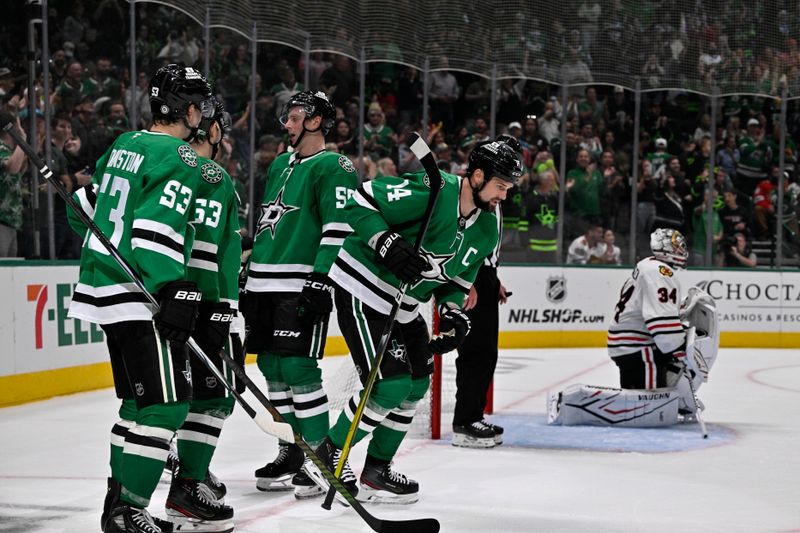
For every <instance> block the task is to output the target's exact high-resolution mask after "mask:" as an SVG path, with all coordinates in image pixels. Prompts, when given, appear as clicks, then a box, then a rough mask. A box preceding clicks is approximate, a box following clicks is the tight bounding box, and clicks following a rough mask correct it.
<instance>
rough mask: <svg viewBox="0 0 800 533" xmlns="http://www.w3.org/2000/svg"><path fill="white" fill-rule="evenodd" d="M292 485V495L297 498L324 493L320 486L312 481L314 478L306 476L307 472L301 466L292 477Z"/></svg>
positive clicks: (313, 496) (301, 498)
mask: <svg viewBox="0 0 800 533" xmlns="http://www.w3.org/2000/svg"><path fill="white" fill-rule="evenodd" d="M292 487H294V497H295V498H297V499H298V500H307V499H309V498H316V497H317V496H322V495H323V494H324V491H323V490H322V488H321V487H319V486H318V485H317V484H316V483H314V480H312V479H311V478H310V477H308V474H306V471H305V470H304V469H302V468H301V469H300V471H299V472H298V473H296V474H295V475H294V477H293V478H292Z"/></svg>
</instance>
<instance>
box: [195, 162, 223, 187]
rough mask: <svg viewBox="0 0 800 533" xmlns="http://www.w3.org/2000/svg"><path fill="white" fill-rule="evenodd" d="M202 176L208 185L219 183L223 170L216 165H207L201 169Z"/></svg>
mask: <svg viewBox="0 0 800 533" xmlns="http://www.w3.org/2000/svg"><path fill="white" fill-rule="evenodd" d="M200 175H201V176H203V179H204V180H206V181H207V182H208V183H219V182H220V180H222V169H220V168H219V167H218V166H217V165H216V163H206V164H205V165H203V166H202V167H200Z"/></svg>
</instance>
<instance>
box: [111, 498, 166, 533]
mask: <svg viewBox="0 0 800 533" xmlns="http://www.w3.org/2000/svg"><path fill="white" fill-rule="evenodd" d="M162 522H163V521H162ZM166 524H167V525H168V529H162V528H160V527H159V526H157V525H156V523H155V520H154V519H153V517H152V516H150V513H148V512H147V509H140V508H138V507H133V506H131V505H128V504H126V503H119V502H118V503H117V504H116V505H115V506H114V508H113V509H112V510H111V512H110V515H109V517H108V521H107V522H106V524H105V529H104V531H105V533H172V524H171V523H169V522H166Z"/></svg>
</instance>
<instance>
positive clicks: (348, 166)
mask: <svg viewBox="0 0 800 533" xmlns="http://www.w3.org/2000/svg"><path fill="white" fill-rule="evenodd" d="M339 166H340V167H342V168H343V169H344V171H345V172H355V171H356V167H355V166H353V162H352V161H350V158H349V157H347V156H346V155H343V156H339Z"/></svg>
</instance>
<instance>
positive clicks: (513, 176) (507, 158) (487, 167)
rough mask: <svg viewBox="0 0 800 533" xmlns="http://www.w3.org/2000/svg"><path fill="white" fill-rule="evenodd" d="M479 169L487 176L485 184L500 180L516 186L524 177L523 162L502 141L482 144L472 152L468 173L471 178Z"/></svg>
mask: <svg viewBox="0 0 800 533" xmlns="http://www.w3.org/2000/svg"><path fill="white" fill-rule="evenodd" d="M515 140H516V139H515ZM478 168H479V169H481V170H483V172H484V173H485V175H486V180H485V181H484V184H486V183H488V182H489V180H490V179H491V178H499V179H501V180H504V181H507V182H509V183H512V184H514V185H516V184H517V181H518V180H519V178H520V177H521V176H522V160H521V159H520V157H519V155H518V154H517V152H516V151H515V150H514V148H512V147H511V146H510V145H509V144H507V143H505V142H502V141H486V142H483V143H480V144H478V145H477V146H476V147H475V148H474V149H473V150H472V152H470V154H469V165H468V168H467V173H468V174H469V175H470V176H471V175H472V173H473V172H474V171H475V170H476V169H478Z"/></svg>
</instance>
